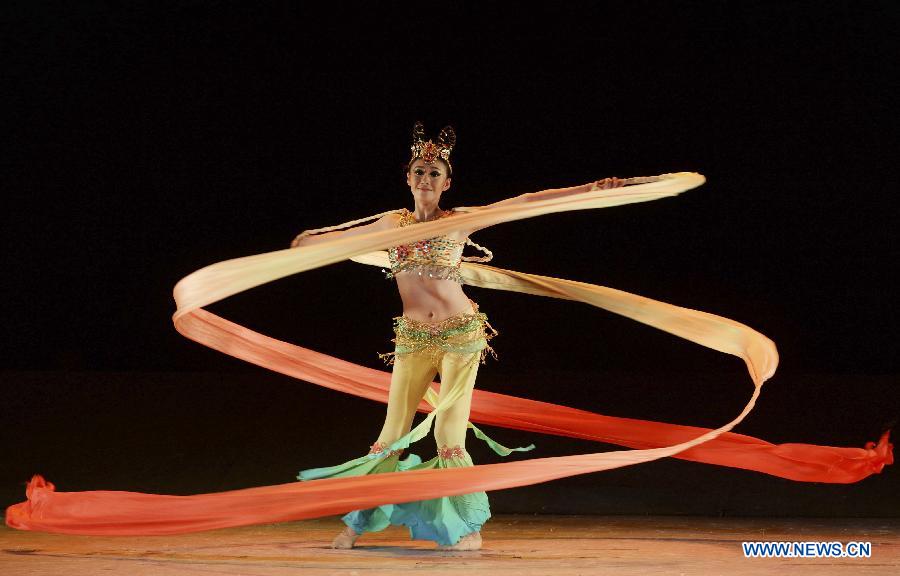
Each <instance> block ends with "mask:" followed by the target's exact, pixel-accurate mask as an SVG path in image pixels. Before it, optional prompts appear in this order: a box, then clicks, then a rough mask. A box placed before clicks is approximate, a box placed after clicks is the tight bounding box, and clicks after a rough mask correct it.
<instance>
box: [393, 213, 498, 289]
mask: <svg viewBox="0 0 900 576" xmlns="http://www.w3.org/2000/svg"><path fill="white" fill-rule="evenodd" d="M453 214H454V211H453V210H449V211H447V212H444V213H443V214H442V215H441V216H440V217H438V220H440V219H441V218H447V217H449V216H452V215H453ZM412 224H418V221H417V220H416V218H415V216H414V215H413V213H412V212H410V211H409V210H407V209H406V208H404V209H403V210H402V211H401V212H400V226H401V227H404V226H410V225H412ZM466 244H469V245H471V246H475V247H476V248H478V249H479V250H482V251H484V252H485V253H486V254H487V255H488V256H487V257H463V255H462V252H463V248H464V247H465V246H466ZM492 257H493V255H492V254H491V252H490V251H489V250H487V249H485V248H482V247H481V246H479V245H477V244H475V243H474V242H472V241H471V240H469V239H468V238H466V241H465V242H459V241H458V240H454V239H453V238H450V237H449V236H446V235H445V236H435V237H434V238H428V239H425V240H419V241H418V242H414V243H412V244H402V245H400V246H394V247H393V248H389V249H388V258H389V259H390V262H391V270H390V272H388V271H387V270H384V273H385V274H386V275H387V278H388V279H391V278H393V277H394V276H396V275H397V274H398V273H400V272H410V273H418V275H419V276H428V277H429V278H439V279H442V280H453V281H454V282H458V283H460V284H462V283H463V280H462V276H461V275H460V273H459V264H460V261H462V260H466V261H473V262H488V261H490V259H491V258H492Z"/></svg>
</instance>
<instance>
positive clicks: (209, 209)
mask: <svg viewBox="0 0 900 576" xmlns="http://www.w3.org/2000/svg"><path fill="white" fill-rule="evenodd" d="M483 4H487V5H483ZM0 22H2V23H0V31H2V52H3V53H4V55H5V57H4V65H3V74H4V80H3V82H2V87H0V94H2V97H3V106H2V110H3V112H2V114H3V118H4V120H3V124H2V126H3V139H2V146H3V151H2V155H0V166H2V179H3V189H4V190H3V194H4V197H5V198H6V199H8V201H7V202H6V204H5V205H6V210H5V211H4V218H3V220H4V224H3V226H2V235H3V236H2V237H3V240H4V246H5V250H3V258H4V265H3V282H2V290H3V292H2V299H0V301H2V303H3V319H4V321H3V322H2V324H0V326H2V328H0V330H3V348H2V350H3V357H2V366H0V368H2V369H3V372H2V374H0V378H2V389H0V391H2V394H3V402H2V403H0V420H2V421H3V423H4V426H3V433H2V438H0V450H2V453H3V454H4V458H3V461H2V464H0V497H2V498H3V501H2V503H3V505H4V506H5V505H7V504H10V503H12V502H17V501H20V500H22V499H23V498H24V482H25V480H27V479H28V478H30V476H31V474H33V473H36V472H37V473H42V474H45V475H46V476H47V478H48V479H49V480H50V481H52V482H55V483H56V484H57V487H58V489H59V490H64V491H68V490H86V489H123V490H136V491H145V492H160V493H192V492H208V491H218V490H225V489H230V488H240V487H247V486H254V485H261V484H274V483H281V482H290V481H292V480H293V479H294V476H295V475H296V473H297V471H298V470H300V469H304V468H311V467H317V466H324V465H330V464H335V463H338V462H342V461H345V460H348V459H350V458H352V457H355V456H357V455H359V454H360V453H361V452H363V451H365V450H367V447H368V445H369V444H371V442H373V441H374V440H375V438H376V436H377V433H378V431H379V430H380V426H381V422H382V419H383V415H384V412H383V409H384V406H383V405H382V404H377V403H373V402H370V401H366V400H360V399H356V398H350V397H347V396H346V395H341V394H338V393H335V392H332V391H329V390H325V389H322V388H320V387H317V386H314V385H310V384H308V383H305V382H301V381H296V380H293V379H290V378H287V377H284V376H282V375H279V374H272V373H268V372H265V371H264V370H262V369H261V368H258V367H256V366H253V365H250V364H247V363H244V362H242V361H239V360H236V359H234V358H231V357H228V356H225V355H222V354H220V353H218V352H215V351H212V350H209V349H206V348H204V347H202V346H200V345H198V344H196V343H194V342H192V341H189V340H187V339H185V338H183V337H182V336H181V335H179V334H178V333H177V332H176V331H175V330H174V328H173V325H172V322H171V314H172V313H173V312H174V309H175V308H174V301H173V299H172V295H171V294H172V288H173V286H174V285H175V283H176V282H177V281H178V280H179V279H180V278H182V277H183V276H185V275H187V274H189V273H190V272H192V271H194V270H196V269H198V268H201V267H204V266H206V265H208V264H211V263H214V262H217V261H221V260H225V259H230V258H236V257H241V256H247V255H251V254H256V253H260V252H267V251H272V250H278V249H282V248H285V247H287V246H288V245H289V243H290V241H291V239H292V238H293V237H294V235H296V234H297V233H298V232H300V231H302V230H304V229H310V228H319V227H322V226H328V225H333V224H338V223H341V222H345V221H347V220H351V219H355V218H360V217H363V216H367V215H370V214H375V213H378V212H383V211H385V210H389V209H393V208H399V207H403V206H406V207H409V208H411V207H412V198H411V195H410V192H409V189H408V188H407V187H406V186H405V183H404V180H403V174H402V166H404V164H405V162H406V161H407V160H408V158H409V150H408V146H409V139H410V131H411V128H412V125H413V123H414V122H415V121H416V120H423V121H424V122H425V123H426V125H427V127H428V129H429V134H432V133H433V134H436V132H437V130H438V129H439V128H440V127H441V126H443V125H444V124H448V123H449V124H453V125H454V126H455V128H456V130H457V134H458V144H457V147H456V149H455V150H454V152H453V164H454V169H455V171H456V175H455V176H454V179H453V185H452V187H451V189H450V190H449V191H448V192H447V193H446V195H445V197H444V198H445V200H444V201H442V204H443V205H444V207H452V206H456V205H466V206H471V205H478V204H486V203H490V202H493V201H497V200H500V199H503V198H506V197H509V196H513V195H517V194H520V193H523V192H530V191H536V190H540V189H544V188H549V187H559V186H568V185H575V184H581V183H584V182H587V181H590V180H593V179H598V178H602V177H606V176H613V175H615V176H619V177H627V176H638V175H652V174H660V173H664V172H674V171H696V172H700V173H702V174H704V175H706V177H707V179H708V181H707V183H706V184H705V185H704V186H702V187H700V188H697V189H695V190H692V191H689V192H687V193H684V194H682V195H680V196H678V197H675V198H670V199H665V200H659V201H655V202H651V203H643V204H635V205H630V206H624V207H619V208H612V209H606V210H594V211H582V212H576V213H566V214H559V215H547V216H543V217H541V218H536V219H531V220H528V221H524V222H514V223H509V224H504V225H501V226H496V227H493V228H489V229H486V230H483V231H481V232H479V233H477V234H476V235H475V236H474V238H473V239H474V240H475V241H476V242H478V243H480V244H482V245H484V246H487V247H488V248H490V249H491V250H492V251H493V252H494V254H495V260H494V262H493V264H496V265H497V266H499V267H502V268H511V269H514V270H521V271H527V272H533V273H537V274H543V275H550V276H557V277H563V278H571V279H575V280H583V281H587V282H592V283H596V284H601V285H604V286H610V287H614V288H618V289H622V290H627V291H630V292H635V293H638V294H642V295H645V296H648V297H651V298H654V299H658V300H663V301H666V302H670V303H673V304H677V305H680V306H686V307H689V308H696V309H700V310H704V311H707V312H711V313H714V314H719V315H722V316H726V317H729V318H732V319H735V320H737V321H740V322H743V323H745V324H748V325H749V326H751V327H753V328H755V329H757V330H759V331H760V332H762V333H764V334H766V335H767V336H769V337H770V338H772V339H773V340H774V341H775V343H776V344H777V346H778V349H779V352H780V355H781V364H780V367H779V369H778V372H777V373H776V374H775V376H774V377H773V378H772V379H771V380H770V381H769V382H768V383H767V384H766V385H765V387H764V389H763V394H762V398H761V400H760V401H759V402H758V404H757V408H756V410H755V412H754V413H753V414H752V415H751V417H750V418H749V419H748V420H747V421H746V422H744V423H742V424H741V425H740V426H739V428H738V429H736V430H735V432H740V433H745V434H750V435H754V436H758V437H761V438H764V439H766V440H769V441H771V442H777V443H780V442H803V443H812V444H829V445H838V446H854V447H862V446H863V445H864V443H865V442H867V441H870V440H876V439H877V438H878V436H879V434H880V432H881V431H882V430H883V429H884V428H885V427H888V426H890V425H891V423H892V421H895V420H896V418H897V415H898V411H900V393H898V383H900V382H898V377H897V374H898V363H897V358H898V353H897V352H898V349H897V344H896V343H897V339H898V336H900V331H898V327H897V326H898V322H897V314H896V296H895V289H894V286H893V284H892V282H891V281H890V278H891V277H892V276H893V275H894V274H896V272H897V271H896V263H895V262H896V260H897V257H898V254H897V240H898V238H897V235H896V231H895V230H896V220H897V212H896V209H895V202H894V196H895V194H896V190H897V184H896V182H897V176H898V174H897V172H898V163H897V158H898V157H900V155H898V153H900V146H898V139H897V131H896V125H895V123H894V122H895V117H896V110H895V102H896V94H897V90H898V88H900V86H898V78H900V74H898V59H897V57H896V56H897V53H898V48H900V42H898V41H897V34H896V30H897V29H898V26H900V8H898V5H897V4H896V3H894V2H867V3H859V2H824V3H823V2H773V3H764V2H754V3H740V4H739V3H723V2H678V3H667V2H655V3H651V2H627V3H625V2H619V3H609V4H602V3H565V4H559V3H553V4H547V5H546V7H543V8H524V7H523V4H521V3H509V4H503V3H471V4H470V5H467V6H465V7H456V6H451V5H449V4H448V3H442V4H434V5H423V4H421V3H415V4H413V3H409V4H405V5H400V4H392V5H391V9H387V8H385V7H383V6H377V7H376V6H375V5H373V4H361V5H360V7H359V8H355V7H351V6H349V5H345V6H339V7H334V8H329V9H327V10H324V11H323V9H322V8H321V7H320V6H317V7H316V9H315V12H313V11H307V10H306V9H305V8H302V7H300V5H299V4H297V3H285V4H283V5H278V4H276V3H265V4H264V5H263V4H260V3H251V2H246V3H235V2H202V3H201V2H175V3H161V2H134V3H130V4H109V3H104V2H96V3H91V2H79V3H75V4H71V3H55V4H51V3H27V4H21V5H20V6H19V7H18V8H11V7H9V6H5V7H4V8H3V16H2V18H0ZM9 200H11V201H9ZM467 294H468V295H469V296H470V297H472V298H473V299H475V300H476V301H477V302H478V303H479V304H480V305H481V307H482V309H483V311H485V312H486V313H487V314H488V315H489V317H490V319H491V322H492V324H493V325H494V326H495V327H496V328H497V329H498V330H499V331H500V333H501V334H500V336H499V337H497V338H496V339H495V340H494V341H493V344H494V345H495V348H496V349H497V351H498V353H499V356H500V361H499V362H496V363H489V364H488V365H486V366H484V367H482V371H481V375H480V377H479V383H478V386H479V387H480V388H482V389H486V390H492V391H497V392H503V393H509V394H515V395H519V396H525V397H529V398H534V399H539V400H545V401H549V402H555V403H561V404H567V405H571V406H575V407H578V408H582V409H586V410H591V411H595V412H599V413H603V414H608V415H614V416H626V417H634V418H642V419H649V420H660V421H666V422H673V423H683V424H694V425H701V426H708V427H716V426H718V425H721V424H722V423H724V422H726V421H727V420H730V419H731V418H732V417H733V416H734V415H735V414H736V413H737V412H738V411H739V410H740V408H741V406H742V405H743V404H744V402H745V401H746V399H747V397H748V395H749V394H750V393H751V389H752V385H751V382H750V379H749V377H748V376H747V375H746V373H745V370H744V366H743V362H742V361H741V360H739V359H737V358H734V357H730V356H726V355H723V354H720V353H718V352H714V351H711V350H708V349H705V348H701V347H699V346H697V345H695V344H692V343H689V342H687V341H683V340H680V339H677V338H675V337H673V336H670V335H669V334H667V333H662V332H659V331H656V330H654V329H652V328H649V327H647V326H644V325H642V324H638V323H635V322H633V321H630V320H626V319H623V318H620V317H617V316H614V315H612V314H609V313H606V312H604V311H602V310H597V309H592V308H586V307H585V306H583V305H576V304H573V303H571V302H563V301H556V300H551V299H544V298H534V297H527V296H524V295H519V294H511V293H502V292H496V291H484V290H479V289H475V288H467ZM209 309H210V310H211V311H212V312H214V313H216V314H219V315H222V316H224V317H226V318H229V319H231V320H234V321H236V322H238V323H240V324H244V325H246V326H248V327H250V328H252V329H254V330H257V331H261V332H263V333H265V334H269V335H272V336H274V337H277V338H280V339H283V340H287V341H290V342H293V343H296V344H299V345H302V346H306V347H310V348H313V349H315V350H319V351H322V352H325V353H328V354H333V355H336V356H339V357H341V358H345V359H348V360H351V361H354V362H358V363H362V364H365V365H367V366H372V367H379V366H382V364H381V362H380V360H379V359H378V358H377V357H376V352H385V351H388V350H389V349H390V347H391V343H390V338H391V337H392V333H391V317H393V316H396V315H399V314H400V313H401V307H400V299H399V296H398V295H397V293H396V288H395V285H394V284H392V283H391V282H387V281H385V280H384V279H383V277H382V274H381V273H380V272H379V271H378V270H377V269H376V268H372V267H368V266H362V265H357V264H353V263H349V262H345V263H340V264H337V265H333V266H330V267H327V268H324V269H319V270H314V271H311V272H309V273H306V274H302V275H299V276H295V277H290V278H285V279H283V280H281V281H278V282H275V283H272V284H269V285H265V286H261V287H259V288H256V289H253V290H250V291H248V292H245V293H241V294H238V295H236V296H234V297H232V298H230V299H228V300H226V301H223V302H219V303H216V304H214V305H212V306H210V307H209ZM488 433H489V434H491V435H493V436H494V437H495V438H497V439H498V441H500V442H502V443H505V444H507V445H521V444H518V443H528V442H532V441H533V442H535V443H536V444H537V446H538V448H537V450H536V451H534V452H531V453H528V454H527V455H525V456H521V455H513V456H510V457H509V458H510V459H513V458H519V457H542V456H552V455H561V454H578V453H585V452H594V451H604V450H610V449H614V448H615V447H613V446H609V445H599V444H595V443H589V442H583V441H576V440H571V439H561V438H555V437H550V436H538V437H535V436H533V435H526V434H521V433H519V432H516V431H507V430H497V429H490V430H488ZM420 446H421V447H420V448H417V449H416V450H414V451H417V453H420V455H427V454H429V453H430V452H431V451H432V450H433V441H432V440H430V439H427V440H423V441H422V442H420ZM469 448H470V449H471V450H472V452H473V456H474V458H475V461H476V462H481V463H488V462H495V461H500V460H501V459H500V458H499V457H497V456H496V455H493V454H492V453H490V452H488V451H487V450H486V449H485V448H484V446H483V444H482V443H481V442H479V441H477V440H475V439H474V437H470V441H469ZM898 485H900V483H898V482H897V472H896V470H895V467H888V468H886V469H885V470H884V472H883V473H882V474H880V475H876V476H873V477H870V478H868V479H866V480H864V481H862V482H860V483H858V484H853V485H846V486H840V485H818V484H801V483H795V482H789V481H786V480H782V479H779V478H773V477H769V476H766V475H763V474H758V473H753V472H745V471H742V470H735V469H724V468H717V467H713V466H708V465H702V464H695V463H689V462H684V461H680V460H676V459H669V460H665V461H661V462H654V463H651V464H648V465H644V466H639V467H634V468H626V469H621V470H615V471H611V472H607V473H601V474H591V475H587V476H583V477H579V478H572V479H566V480H561V481H557V482H552V483H549V484H545V485H540V486H533V487H526V488H519V489H515V490H506V491H501V492H496V493H492V495H491V498H492V502H493V504H494V510H495V511H496V512H508V511H519V512H536V513H540V512H566V513H629V514H656V513H668V514H720V515H755V514H760V515H778V514H791V515H804V514H806V515H846V516H896V515H897V514H898V513H900V512H898V511H900V505H898V504H900V500H898V494H900V491H898V490H897V487H898Z"/></svg>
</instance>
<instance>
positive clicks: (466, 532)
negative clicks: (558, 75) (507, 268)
mask: <svg viewBox="0 0 900 576" xmlns="http://www.w3.org/2000/svg"><path fill="white" fill-rule="evenodd" d="M455 142H456V136H455V133H454V131H453V129H452V128H451V127H450V126H447V127H445V128H444V129H443V130H442V131H441V133H440V136H439V138H438V142H437V143H434V142H433V141H431V140H428V141H427V142H426V141H425V140H424V128H423V126H422V123H421V122H417V123H416V125H415V128H414V130H413V144H412V146H411V149H412V158H411V159H410V161H409V164H408V165H407V170H406V183H407V185H408V186H409V189H410V192H411V193H412V196H413V201H414V204H415V209H414V210H413V211H409V210H406V209H401V210H395V211H391V212H388V213H386V214H384V215H379V216H381V217H380V218H379V219H378V220H377V221H375V222H373V223H371V224H368V225H365V226H357V227H355V228H352V229H350V230H333V228H341V227H346V226H348V225H352V224H353V223H348V224H345V225H343V226H337V227H332V228H325V229H321V230H314V231H305V232H303V233H302V234H299V235H298V236H297V237H296V238H295V239H294V241H293V242H292V243H291V247H296V246H307V245H310V244H315V243H318V242H324V241H330V240H333V239H335V238H336V237H346V236H351V235H356V234H365V233H368V232H374V231H379V230H386V229H390V228H396V227H399V226H409V225H412V224H416V223H419V222H430V221H432V220H437V219H440V218H452V217H453V215H454V214H455V213H456V212H455V211H454V210H452V209H451V210H446V211H445V210H443V209H441V208H440V200H441V195H442V194H443V193H445V192H446V191H447V190H448V189H449V188H450V183H451V177H452V175H453V168H452V167H451V165H450V152H451V150H452V149H453V146H454V145H455ZM621 185H622V182H621V181H619V180H618V179H617V178H609V179H604V180H600V181H597V182H593V183H590V184H585V185H584V186H577V187H573V188H565V189H559V190H545V191H543V192H536V193H530V194H523V195H520V196H517V197H515V198H510V199H507V200H503V201H501V202H497V203H495V204H492V205H491V206H497V205H504V204H512V203H519V202H527V201H529V200H531V199H537V198H547V197H552V196H560V195H564V194H573V193H577V192H584V191H586V190H588V189H591V188H593V189H598V188H612V187H616V186H621ZM375 217H378V216H375ZM478 229H480V228H478ZM478 229H472V228H469V229H459V230H455V231H453V232H451V233H448V234H446V235H444V236H438V237H435V238H429V239H427V240H421V241H419V242H416V243H413V244H408V245H403V246H395V247H393V248H391V249H390V250H388V255H389V258H390V263H391V270H390V272H387V277H388V278H395V279H396V281H397V287H398V288H399V290H400V298H401V300H402V301H403V315H402V316H399V317H396V318H394V332H395V335H396V337H395V338H394V340H393V342H395V344H396V346H395V349H394V352H391V353H389V354H379V356H380V357H382V358H383V359H385V361H386V362H387V363H388V364H391V363H392V364H393V371H392V375H391V385H390V391H389V396H388V405H387V414H386V416H385V421H384V426H383V427H382V429H381V433H380V434H379V436H378V439H377V441H376V442H375V443H374V444H372V445H371V447H370V450H369V454H377V455H378V457H377V458H370V459H367V460H365V459H364V460H365V461H364V462H356V461H351V462H350V463H345V464H343V465H339V466H335V467H330V468H321V469H314V470H305V471H303V472H301V473H300V475H299V476H298V478H299V479H301V480H313V479H318V478H326V477H328V478H335V477H340V476H356V475H360V474H375V473H383V472H395V471H403V470H418V469H423V468H447V467H462V466H472V465H473V462H472V459H471V457H470V456H469V453H468V452H467V451H466V449H465V440H466V438H465V435H466V428H467V423H468V419H469V412H470V407H471V403H472V392H473V389H474V387H475V378H476V375H477V372H478V366H479V363H481V364H483V363H484V361H485V356H486V353H487V352H488V351H489V352H491V354H493V355H494V357H495V358H496V354H495V353H494V351H493V349H492V348H491V347H490V345H488V340H490V339H491V338H493V337H494V336H496V335H497V334H498V333H497V332H496V331H495V330H494V329H493V327H492V326H491V325H490V324H489V323H488V321H487V316H486V315H485V314H483V313H481V312H479V310H478V304H476V303H475V302H474V301H472V300H471V299H469V298H468V297H467V296H466V294H465V293H464V292H463V289H462V286H461V283H462V279H461V278H460V274H459V265H460V261H461V260H467V261H479V262H487V261H489V260H490V259H491V258H492V254H491V253H490V252H489V251H488V250H486V249H485V248H483V247H481V246H478V245H477V244H475V243H474V242H472V241H471V240H469V236H470V235H471V234H472V233H474V232H475V231H476V230H478ZM326 230H333V231H331V232H327V233H323V234H319V232H322V231H326ZM313 234H317V235H316V236H314V237H313V236H312V235H313ZM466 244H470V245H472V246H474V247H476V248H478V249H480V250H482V251H484V252H485V253H486V254H487V256H486V257H465V258H464V257H462V251H463V247H464V246H465V245H466ZM487 330H490V333H488V332H487ZM391 357H393V358H391ZM436 374H440V381H441V387H440V396H439V398H440V399H444V397H445V396H446V395H448V394H452V395H454V396H456V395H458V399H457V400H456V401H454V402H453V404H452V405H451V407H450V408H449V409H448V410H446V411H443V412H440V413H438V414H437V416H436V418H435V422H434V437H435V441H436V443H437V446H438V449H437V455H436V456H435V457H434V458H432V459H431V460H429V461H427V462H421V460H420V459H419V458H418V457H417V456H415V455H410V456H409V457H408V458H406V459H405V460H403V461H401V460H400V455H401V454H402V453H403V449H402V448H401V449H399V450H387V449H388V448H389V447H390V446H391V444H392V443H394V442H395V441H397V440H398V439H399V438H401V437H403V436H404V435H405V434H408V433H409V432H410V429H411V426H412V421H413V417H414V416H415V413H416V407H417V406H418V405H419V403H420V402H421V401H422V398H423V397H424V395H425V393H426V390H427V388H428V385H429V384H430V383H431V382H432V381H433V379H434V377H435V375H436ZM488 442H489V444H491V445H492V447H493V444H494V443H493V442H492V441H490V440H488ZM507 450H508V449H507ZM498 453H500V452H498ZM506 453H508V451H507V452H506ZM488 518H490V508H489V505H488V499H487V494H485V493H484V492H476V493H472V494H465V495H459V496H449V497H443V498H438V499H434V500H426V501H418V502H409V503H403V504H392V505H384V506H379V507H377V508H371V509H368V510H355V511H353V512H350V513H348V514H347V515H345V516H344V517H343V521H344V523H345V524H346V525H347V526H346V527H345V528H344V530H343V531H342V532H341V533H340V534H338V536H337V537H335V539H334V541H333V542H332V547H334V548H352V547H353V544H354V542H355V541H356V539H357V538H358V537H359V535H360V534H362V533H363V532H372V531H379V530H383V529H384V528H386V527H387V526H388V525H390V524H395V525H405V526H408V527H409V529H410V536H411V537H412V538H414V539H427V540H434V541H436V542H437V543H438V549H440V550H478V549H479V548H481V533H480V529H481V526H482V524H483V523H484V522H485V521H487V519H488Z"/></svg>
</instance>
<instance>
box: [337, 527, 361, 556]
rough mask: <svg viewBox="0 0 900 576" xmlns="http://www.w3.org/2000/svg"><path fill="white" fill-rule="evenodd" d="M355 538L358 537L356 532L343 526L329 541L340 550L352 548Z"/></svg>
mask: <svg viewBox="0 0 900 576" xmlns="http://www.w3.org/2000/svg"><path fill="white" fill-rule="evenodd" d="M357 538H359V534H357V533H356V530H354V529H353V528H351V527H349V526H345V527H344V530H343V531H342V532H341V533H340V534H338V535H337V536H335V537H334V540H332V541H331V547H332V548H340V549H342V550H347V549H350V548H353V544H354V543H355V542H356V539H357Z"/></svg>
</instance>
